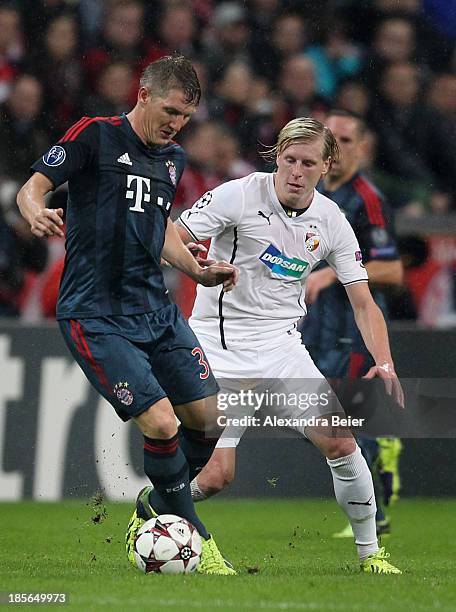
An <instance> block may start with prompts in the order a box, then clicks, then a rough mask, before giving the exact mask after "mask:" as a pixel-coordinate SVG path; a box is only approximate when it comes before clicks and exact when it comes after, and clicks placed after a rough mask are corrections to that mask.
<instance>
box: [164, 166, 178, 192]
mask: <svg viewBox="0 0 456 612" xmlns="http://www.w3.org/2000/svg"><path fill="white" fill-rule="evenodd" d="M166 167H167V168H168V172H169V178H170V179H171V183H172V184H173V185H174V187H175V186H176V183H177V176H176V166H175V165H174V162H172V161H171V160H170V159H168V161H167V162H166Z"/></svg>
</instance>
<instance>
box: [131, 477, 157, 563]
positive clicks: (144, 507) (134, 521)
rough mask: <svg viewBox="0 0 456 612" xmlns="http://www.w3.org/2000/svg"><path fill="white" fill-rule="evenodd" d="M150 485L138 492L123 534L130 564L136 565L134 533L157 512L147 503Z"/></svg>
mask: <svg viewBox="0 0 456 612" xmlns="http://www.w3.org/2000/svg"><path fill="white" fill-rule="evenodd" d="M152 488H153V487H151V486H148V487H144V488H143V489H141V491H140V492H139V493H138V496H137V498H136V508H135V511H134V512H133V514H132V515H131V518H130V522H129V523H128V527H127V534H126V536H125V548H126V551H127V557H128V560H129V561H130V563H131V564H132V565H134V566H135V567H136V561H135V553H134V549H135V540H136V534H137V533H138V530H139V529H140V528H141V526H142V525H144V523H145V522H146V521H148V520H149V519H151V518H153V517H154V516H157V513H156V512H155V511H154V509H153V508H152V507H151V505H150V504H149V493H150V492H151V491H152Z"/></svg>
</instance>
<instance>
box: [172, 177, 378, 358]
mask: <svg viewBox="0 0 456 612" xmlns="http://www.w3.org/2000/svg"><path fill="white" fill-rule="evenodd" d="M179 222H180V223H181V224H182V226H183V227H184V228H185V229H186V230H187V231H188V232H189V233H190V234H191V236H192V237H193V238H194V239H195V240H197V241H200V240H206V239H208V238H212V241H211V246H210V249H209V254H208V257H209V258H211V259H215V260H217V261H220V260H225V261H229V262H231V263H233V264H234V265H236V266H238V267H239V268H240V276H239V281H238V284H237V285H236V287H235V288H234V289H233V291H231V292H229V293H223V292H222V291H221V289H220V287H203V286H201V285H198V289H197V296H196V301H195V305H194V307H193V313H192V317H191V319H190V324H191V327H192V328H193V330H194V331H195V333H196V334H197V335H198V333H201V334H206V335H210V336H218V337H219V338H220V342H221V345H222V347H223V348H229V346H230V343H238V342H242V341H245V340H248V341H249V342H264V341H266V340H267V339H268V338H271V337H273V336H276V335H277V334H280V333H282V332H283V331H286V330H287V329H290V328H292V327H293V326H294V325H295V323H296V322H297V320H298V319H299V318H300V317H302V316H303V315H304V314H305V313H306V307H305V302H304V295H305V283H306V279H307V277H308V276H309V274H310V272H311V270H312V269H313V268H314V267H315V266H316V265H317V264H318V262H320V261H321V260H323V259H325V260H326V261H327V262H328V263H329V265H330V266H331V267H332V268H333V269H334V271H335V272H336V274H337V277H338V279H339V280H340V282H341V283H342V284H344V285H348V284H350V283H356V282H360V281H367V272H366V270H365V268H364V266H363V265H362V262H361V252H360V249H359V246H358V241H357V239H356V237H355V234H354V232H353V229H352V228H351V226H350V224H349V222H348V221H347V220H346V219H345V217H344V215H343V214H342V212H341V211H340V209H339V206H338V205H337V204H336V203H335V202H333V201H332V200H330V199H329V198H327V197H325V196H323V195H322V194H320V193H319V192H318V191H316V190H315V192H314V197H313V200H312V202H311V204H310V206H309V208H308V209H307V210H306V211H305V212H304V213H302V214H301V215H299V216H297V217H293V218H291V217H289V216H288V215H287V214H286V212H285V210H284V209H283V208H282V206H281V205H280V202H279V200H278V198H277V195H276V191H275V188H274V175H273V174H271V173H263V172H254V173H253V174H250V175H248V176H246V177H244V178H241V179H237V180H234V181H229V182H227V183H225V184H223V185H220V186H219V187H217V188H216V189H214V190H213V191H208V192H207V193H205V194H204V195H203V196H202V197H201V198H200V199H199V200H198V201H197V202H196V203H195V204H194V205H193V206H192V208H191V209H189V210H186V211H184V212H183V213H182V215H181V216H180V218H179Z"/></svg>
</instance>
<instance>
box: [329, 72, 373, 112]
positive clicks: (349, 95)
mask: <svg viewBox="0 0 456 612" xmlns="http://www.w3.org/2000/svg"><path fill="white" fill-rule="evenodd" d="M370 104H371V95H370V92H369V90H368V89H367V87H366V86H365V85H364V84H363V83H361V81H357V80H353V79H348V80H346V81H344V82H343V83H341V84H340V86H339V89H338V90H337V93H336V98H335V106H336V107H337V108H341V109H343V110H346V111H349V112H351V113H355V115H359V116H360V117H363V118H366V117H367V115H368V113H369V108H370Z"/></svg>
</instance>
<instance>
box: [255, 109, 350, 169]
mask: <svg viewBox="0 0 456 612" xmlns="http://www.w3.org/2000/svg"><path fill="white" fill-rule="evenodd" d="M318 138H323V147H322V151H321V156H322V159H323V160H325V161H326V160H327V159H328V158H331V162H333V161H338V159H339V155H340V151H339V146H338V144H337V141H336V139H335V138H334V135H333V133H332V132H331V130H330V129H329V128H328V127H326V125H324V124H323V123H321V121H318V119H314V118H313V117H297V118H296V119H292V120H291V121H289V122H288V123H287V124H286V125H285V126H284V127H283V128H282V129H281V130H280V132H279V135H278V136H277V142H276V143H275V145H273V146H272V147H267V148H266V149H265V150H264V151H263V152H261V156H262V157H263V158H264V159H266V160H267V161H275V159H276V158H277V156H278V155H280V153H283V151H285V149H286V148H288V147H289V146H290V145H293V144H299V143H301V142H314V141H315V140H317V139H318Z"/></svg>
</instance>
